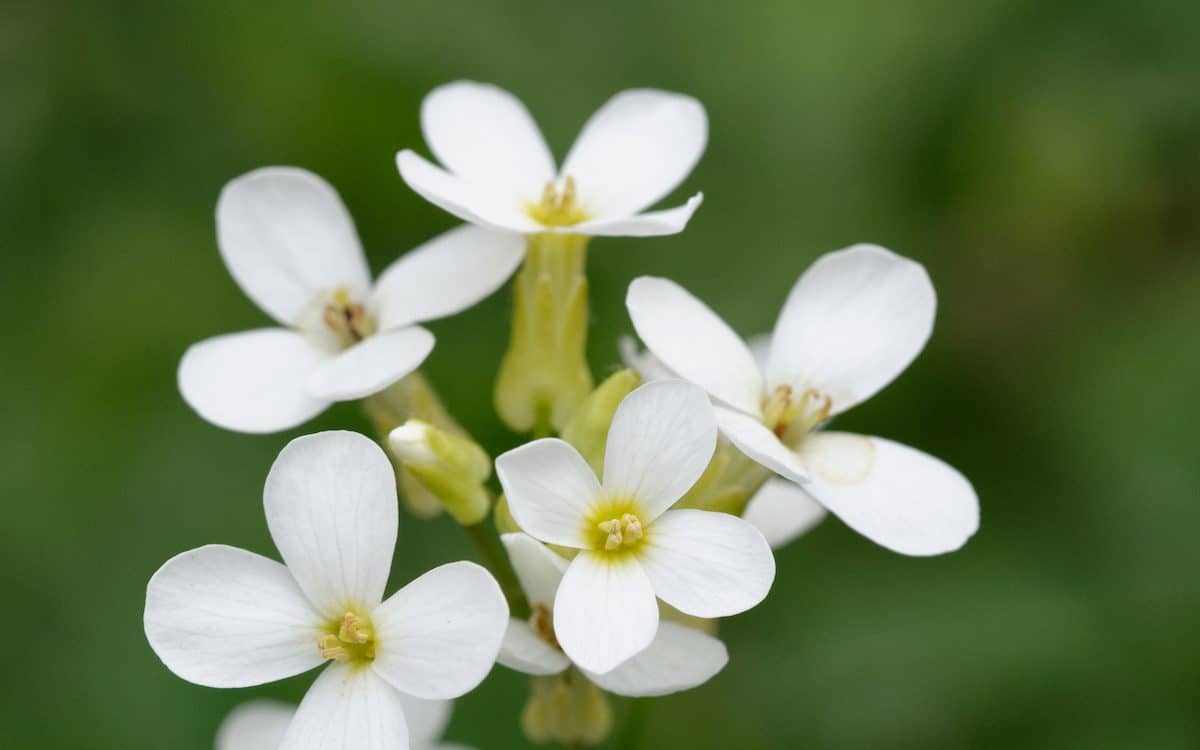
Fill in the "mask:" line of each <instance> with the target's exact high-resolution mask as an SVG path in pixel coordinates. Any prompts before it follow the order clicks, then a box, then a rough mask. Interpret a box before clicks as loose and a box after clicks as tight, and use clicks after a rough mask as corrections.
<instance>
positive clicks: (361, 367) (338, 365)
mask: <svg viewBox="0 0 1200 750" xmlns="http://www.w3.org/2000/svg"><path fill="white" fill-rule="evenodd" d="M431 351H433V334H432V333H430V332H429V331H427V330H425V329H424V328H421V327H420V326H408V327H406V328H398V329H396V330H394V331H384V332H383V333H377V334H375V335H373V336H368V337H367V338H365V339H363V340H362V341H360V342H358V343H357V344H355V345H354V346H352V347H350V348H349V349H347V350H345V351H344V352H342V353H341V354H338V355H337V356H336V357H334V358H333V359H331V360H330V361H328V362H326V363H325V364H324V365H322V366H321V367H319V368H318V369H317V370H316V372H314V373H313V374H312V376H311V377H310V378H309V379H308V391H309V393H311V394H313V395H314V396H318V397H320V398H325V399H329V400H330V401H353V400H354V399H359V398H366V397H367V396H370V395H371V394H373V393H378V392H379V391H382V390H383V389H384V388H387V387H388V386H389V385H391V384H392V383H395V382H396V381H397V380H399V379H400V378H402V377H404V376H405V375H407V374H409V373H410V372H412V371H413V370H415V369H417V368H418V367H420V366H421V363H422V362H424V361H425V358H426V357H428V356H429V352H431Z"/></svg>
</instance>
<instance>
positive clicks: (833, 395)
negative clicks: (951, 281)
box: [626, 245, 979, 555]
mask: <svg viewBox="0 0 1200 750" xmlns="http://www.w3.org/2000/svg"><path fill="white" fill-rule="evenodd" d="M626 304H627V306H628V308H629V314H630V317H631V318H632V320H633V325H634V328H635V329H637V332H638V335H639V336H640V337H641V339H642V341H643V342H645V344H646V346H647V347H648V348H649V349H650V351H651V352H653V354H654V355H655V356H656V357H657V358H658V359H659V360H661V362H662V363H663V364H664V365H665V366H666V367H667V368H669V370H670V371H671V372H673V373H675V374H677V375H678V376H679V377H682V378H685V379H687V380H690V381H692V382H693V383H697V384H699V385H700V386H703V387H704V389H705V390H706V391H708V393H709V394H710V395H711V396H712V397H713V398H714V399H716V401H717V402H718V405H717V406H716V407H715V409H716V415H717V417H716V418H717V424H718V426H719V427H720V429H721V432H722V434H724V435H725V436H726V437H727V438H728V439H729V440H730V441H731V442H732V443H733V444H734V445H736V446H737V447H738V449H740V450H741V451H742V452H743V453H745V454H746V455H747V456H749V457H750V458H752V459H754V460H755V461H757V462H759V463H760V464H762V465H763V466H765V467H767V468H769V469H771V470H772V471H774V472H776V473H777V474H779V475H781V476H782V477H784V478H786V479H789V480H792V481H793V482H797V483H798V485H799V486H802V487H803V489H799V486H798V488H797V489H796V490H795V492H796V493H800V492H805V493H808V494H809V495H811V496H812V497H813V498H815V499H816V500H817V501H819V502H820V503H821V504H822V505H824V506H825V507H826V508H828V509H829V511H830V512H832V513H833V514H834V515H836V516H838V517H839V518H841V519H842V520H843V521H844V522H845V523H846V524H847V525H848V526H850V527H851V528H853V529H854V530H855V531H857V532H859V533H860V534H862V535H864V536H866V537H867V538H868V539H871V540H872V541H874V542H876V543H878V544H880V545H882V546H884V547H887V548H889V549H892V550H895V551H896V552H901V553H904V554H908V555H934V554H940V553H943V552H948V551H951V550H954V549H957V548H959V547H961V546H962V545H963V544H964V543H965V542H966V540H967V539H968V538H970V537H971V535H972V534H974V533H975V531H976V529H977V528H978V526H979V502H978V499H977V498H976V496H975V491H974V489H973V488H972V487H971V484H970V483H969V482H968V481H967V480H966V479H965V478H964V477H963V476H962V475H961V474H959V473H958V472H957V471H955V470H954V469H953V468H951V467H950V466H948V465H946V464H945V463H943V462H941V461H939V460H938V459H936V458H933V457H932V456H929V455H927V454H925V453H922V452H920V451H917V450H915V449H913V448H909V447H907V446H904V445H901V444H899V443H894V442H892V441H890V440H884V439H883V438H878V437H866V436H862V435H854V434H850V433H844V432H830V431H826V430H821V429H818V428H820V427H821V426H822V425H824V424H825V423H826V422H827V421H828V420H829V419H830V418H832V417H834V416H836V415H837V414H840V413H842V412H844V411H846V410H847V409H849V408H850V407H852V406H854V405H855V404H858V403H860V402H862V401H864V400H866V399H867V398H869V397H870V396H872V395H873V394H875V393H876V392H877V391H879V390H880V389H881V388H883V387H884V386H885V385H887V384H888V383H889V382H891V380H892V379H894V378H895V377H896V376H897V375H899V374H900V372H901V371H903V370H904V368H905V367H907V366H908V364H909V363H910V362H911V361H912V360H913V359H914V358H915V357H916V355H917V354H918V353H919V352H920V351H921V349H922V347H924V345H925V342H926V340H927V339H928V338H929V335H930V332H931V331H932V329H933V318H934V309H935V307H936V301H935V296H934V291H933V285H932V284H931V283H930V281H929V276H928V275H927V274H926V273H925V269H924V268H923V267H922V266H921V265H920V264H919V263H916V262H914V261H912V260H908V259H906V258H902V257H900V256H898V255H896V254H894V253H892V252H890V251H888V250H885V249H884V248H881V247H877V246H874V245H855V246H853V247H850V248H846V249H844V250H840V251H838V252H834V253H829V254H827V255H825V256H824V257H822V258H820V259H818V260H817V261H816V262H815V263H814V264H813V265H812V266H811V267H810V268H809V269H808V270H807V271H806V272H805V273H804V274H803V275H802V276H801V277H800V279H799V281H797V282H796V285H795V286H794V287H793V288H792V291H791V293H790V295H789V296H788V299H787V303H786V304H785V305H784V308H783V311H782V312H781V313H780V315H779V320H778V321H777V322H776V324H775V330H774V332H773V334H772V336H771V339H770V343H769V351H767V352H766V353H765V361H764V362H763V363H762V364H761V365H760V363H759V362H758V361H757V360H756V358H755V355H754V353H753V352H752V351H751V349H750V348H749V347H747V346H746V344H745V343H743V341H742V340H741V339H740V338H739V337H738V336H737V334H735V333H734V332H733V330H732V329H730V328H729V326H728V325H726V324H725V322H724V321H722V320H721V319H720V318H719V317H717V315H716V314H715V313H713V312H712V310H710V309H709V308H708V307H707V306H705V305H704V303H702V302H700V301H699V300H698V299H696V298H695V297H693V296H692V295H691V294H689V293H688V292H687V291H685V290H684V289H683V288H682V287H680V286H679V285H678V284H676V283H674V282H672V281H669V280H667V279H661V278H652V277H642V278H639V279H636V280H634V282H633V283H632V284H631V285H630V287H629V293H628V296H627V299H626Z"/></svg>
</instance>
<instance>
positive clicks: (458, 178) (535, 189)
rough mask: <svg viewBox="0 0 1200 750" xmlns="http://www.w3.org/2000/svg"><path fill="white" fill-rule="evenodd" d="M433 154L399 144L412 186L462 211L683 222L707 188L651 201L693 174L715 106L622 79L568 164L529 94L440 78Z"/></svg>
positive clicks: (535, 219) (647, 229)
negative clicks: (676, 200)
mask: <svg viewBox="0 0 1200 750" xmlns="http://www.w3.org/2000/svg"><path fill="white" fill-rule="evenodd" d="M421 131H422V132H423V133H424V135H425V141H426V143H427V144H428V145H429V150H430V151H432V152H433V155H434V156H435V157H437V159H438V161H440V162H441V166H440V167H439V166H435V165H434V164H431V163H430V162H429V161H427V160H425V159H424V158H423V157H421V156H418V155H417V154H416V153H415V152H413V151H409V150H405V151H401V152H400V153H399V154H397V156H396V165H397V166H398V168H399V170H400V175H401V177H403V178H404V181H405V182H407V183H408V185H409V187H411V188H412V189H413V190H414V191H416V192H417V193H418V194H420V195H421V196H422V197H424V198H425V199H426V200H428V201H429V202H430V203H433V204H435V205H437V206H439V207H441V208H442V209H444V210H446V211H449V212H450V213H452V214H454V215H455V216H457V217H459V218H460V219H462V220H463V221H467V222H470V223H472V224H477V225H479V226H482V227H487V228H489V229H495V230H498V231H504V232H515V233H517V234H522V235H532V234H540V233H544V232H553V233H564V234H575V235H585V236H598V235H606V236H614V235H616V236H632V237H644V236H650V235H664V234H675V233H677V232H680V231H682V230H683V228H684V227H685V226H686V225H687V223H688V220H689V219H691V217H692V214H693V213H694V212H695V211H696V209H697V208H698V207H699V206H700V202H701V200H702V196H701V195H700V194H699V193H697V194H696V195H694V196H692V198H691V199H690V200H688V202H687V203H686V204H685V205H683V206H679V207H677V208H672V209H667V210H665V211H651V212H645V209H646V208H648V207H650V206H652V205H654V204H655V203H657V202H658V201H659V200H661V199H662V198H663V197H664V196H666V195H667V194H668V193H670V192H671V191H672V190H674V189H675V187H676V186H677V185H679V183H680V182H682V181H683V179H684V178H685V177H687V175H688V173H689V172H691V170H692V168H693V167H694V166H695V165H696V162H697V161H698V160H699V159H700V155H701V154H702V153H704V147H705V145H706V144H707V142H708V118H707V116H706V115H705V113H704V107H703V106H702V105H701V104H700V102H698V101H696V100H695V99H693V98H692V97H690V96H684V95H682V94H675V93H671V92H668V91H657V90H654V89H632V90H629V91H622V92H621V93H619V94H617V95H616V96H614V97H612V98H611V99H609V100H608V102H606V103H605V104H604V105H603V106H602V107H600V109H599V110H597V111H596V113H595V114H593V115H592V117H591V119H589V120H588V121H587V123H586V124H585V125H584V126H583V130H582V131H581V132H580V134H579V137H578V138H577V139H576V141H575V144H574V145H573V146H572V147H571V150H570V151H569V152H568V153H567V158H566V159H565V160H564V161H563V163H562V167H561V168H560V169H556V168H555V164H554V157H553V156H552V155H551V153H550V149H549V147H547V145H546V140H545V139H544V138H543V137H542V133H541V131H540V130H539V129H538V126H537V124H536V123H535V122H534V120H533V117H532V116H531V115H530V114H529V111H528V110H527V109H526V108H525V105H523V104H522V103H521V102H520V100H519V99H517V98H516V97H515V96H513V95H512V94H510V93H509V92H507V91H505V90H503V89H501V88H499V87H497V86H492V85H490V84H486V83H476V82H474V81H456V82H454V83H449V84H446V85H444V86H439V87H438V88H436V89H434V90H433V91H431V92H430V93H429V95H428V96H426V97H425V101H424V102H422V104H421Z"/></svg>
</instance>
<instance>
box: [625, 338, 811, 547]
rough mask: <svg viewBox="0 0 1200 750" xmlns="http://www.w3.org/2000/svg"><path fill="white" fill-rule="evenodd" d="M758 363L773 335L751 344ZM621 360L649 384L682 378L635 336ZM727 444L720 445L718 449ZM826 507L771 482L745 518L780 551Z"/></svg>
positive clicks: (788, 485)
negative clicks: (643, 345)
mask: <svg viewBox="0 0 1200 750" xmlns="http://www.w3.org/2000/svg"><path fill="white" fill-rule="evenodd" d="M747 344H748V345H749V347H750V351H751V353H752V354H753V355H754V359H755V361H757V362H758V364H759V366H760V367H765V366H766V361H767V354H768V351H769V349H770V344H771V337H770V336H769V335H759V336H753V337H751V338H750V340H749V341H748V342H747ZM617 348H618V350H619V352H620V355H621V361H622V362H624V363H625V366H626V367H629V368H631V369H633V370H635V371H636V372H637V373H638V374H639V375H640V376H641V377H642V380H644V381H646V382H653V381H655V380H665V379H669V378H678V377H679V376H678V375H676V374H675V373H673V372H671V369H670V368H669V367H667V366H666V365H664V364H663V363H662V360H660V359H659V358H658V357H656V356H654V353H653V352H651V351H649V350H647V349H643V350H639V349H638V345H637V342H636V341H635V340H634V339H633V337H632V336H622V337H621V338H620V339H618V341H617ZM724 445H725V443H724V442H723V441H722V442H721V443H719V444H718V450H721V449H722V446H724ZM826 515H828V513H827V512H826V510H825V506H823V505H821V504H820V503H818V502H817V501H816V500H813V499H812V497H810V496H809V495H808V493H806V492H805V491H804V490H802V489H800V488H799V487H797V486H796V485H795V484H794V483H792V482H789V481H788V480H786V479H777V478H771V479H768V480H767V481H766V482H765V483H764V484H763V486H762V487H760V488H759V489H758V491H757V492H755V493H754V495H753V496H752V497H751V498H750V501H749V502H748V503H747V504H746V509H745V510H744V511H742V518H744V519H745V520H747V521H749V522H750V523H752V524H754V526H755V528H757V529H758V530H759V531H761V532H762V535H763V537H765V538H766V540H767V544H770V545H771V549H779V548H780V547H784V546H787V545H788V544H791V543H792V542H793V541H795V540H796V539H797V538H798V537H800V536H802V535H803V534H805V533H807V532H808V531H810V530H812V529H813V528H814V527H815V526H816V525H817V524H819V523H820V522H821V521H823V520H825V516H826Z"/></svg>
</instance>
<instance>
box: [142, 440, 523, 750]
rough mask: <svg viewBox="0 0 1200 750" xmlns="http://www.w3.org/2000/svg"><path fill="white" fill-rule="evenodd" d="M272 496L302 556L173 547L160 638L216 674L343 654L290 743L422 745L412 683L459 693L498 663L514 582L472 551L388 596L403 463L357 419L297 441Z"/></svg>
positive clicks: (211, 682)
mask: <svg viewBox="0 0 1200 750" xmlns="http://www.w3.org/2000/svg"><path fill="white" fill-rule="evenodd" d="M263 504H264V506H265V509H266V516H267V526H268V527H269V529H270V531H271V536H272V538H274V540H275V544H276V545H277V546H278V547H279V551H280V553H281V554H282V556H283V559H284V561H285V562H286V563H287V565H286V567H285V566H284V565H281V564H280V563H277V562H275V561H274V560H270V559H268V558H266V557H262V556H260V555H256V554H254V553H252V552H247V551H245V550H242V549H237V548H236V547H227V546H223V545H210V546H206V547H200V548H199V549H194V550H191V551H190V552H184V553H183V554H181V555H178V556H176V557H174V558H172V559H171V560H169V561H168V562H167V563H166V564H165V565H163V566H162V568H160V569H159V570H158V572H157V573H155V574H154V577H153V578H151V579H150V585H149V586H148V588H147V591H146V614H145V627H146V637H147V639H148V640H149V641H150V645H151V647H152V648H153V649H154V652H155V653H156V654H158V656H159V658H160V659H162V661H163V663H164V664H165V665H166V666H167V668H168V669H170V670H171V671H172V672H174V673H175V674H176V675H178V676H180V677H182V678H183V679H185V680H188V681H189V682H194V683H196V684H199V685H207V686H209V687H246V686H250V685H259V684H262V683H266V682H272V681H274V680H281V679H283V678H285V677H291V676H292V675H296V674H300V673H301V672H305V671H308V670H310V669H312V668H313V667H316V666H319V665H320V664H322V663H324V662H326V661H330V662H332V663H331V664H330V665H329V667H328V668H327V669H325V670H324V671H323V672H322V673H321V674H320V675H319V676H318V677H317V679H316V682H314V683H313V685H312V687H311V688H309V690H308V694H307V695H306V696H305V698H304V700H303V701H302V702H301V704H300V708H299V709H298V711H297V713H296V716H295V719H294V720H293V721H292V722H291V724H290V725H289V728H288V730H287V733H286V735H285V737H284V739H283V744H282V748H284V750H310V749H312V750H315V749H316V748H327V747H334V746H336V747H355V748H363V750H368V749H369V750H391V749H393V748H397V749H403V748H407V747H408V731H407V729H406V728H405V714H404V705H403V700H402V696H401V694H402V693H404V694H408V695H414V696H417V697H419V698H425V699H432V700H444V699H448V698H455V697H457V696H460V695H462V694H463V693H466V692H467V691H469V690H471V689H473V688H474V687H475V686H476V685H478V684H479V683H480V681H482V680H483V678H484V677H485V676H486V675H487V673H488V672H489V671H490V669H491V667H492V663H493V662H494V661H495V657H496V654H497V653H498V651H499V649H500V642H501V640H502V638H503V635H504V629H505V627H506V625H507V622H508V606H507V604H506V602H505V601H504V596H503V595H502V594H501V593H500V587H499V586H498V585H497V584H496V581H495V580H494V579H493V578H492V576H491V575H490V574H489V573H488V572H487V571H486V570H484V569H483V568H481V567H479V566H478V565H476V564H474V563H470V562H456V563H450V564H448V565H443V566H441V567H438V568H435V569H433V570H432V571H430V572H428V573H426V574H425V575H423V576H421V577H420V578H417V579H416V580H415V581H413V582H412V583H410V584H408V585H407V586H405V587H404V588H402V589H400V590H399V591H397V592H396V593H395V594H393V595H392V596H390V597H389V598H388V599H387V600H386V601H384V600H383V591H384V587H385V585H386V583H387V577H388V572H389V570H390V568H391V562H392V552H393V549H394V548H395V544H396V526H397V513H398V511H397V503H396V479H395V474H394V473H393V471H392V465H391V463H390V462H389V461H388V459H387V456H385V455H384V453H383V451H382V450H381V449H380V448H379V446H377V445H376V444H375V443H373V442H371V441H370V440H368V439H367V438H365V437H363V436H362V435H359V434H357V433H353V432H323V433H319V434H316V435H309V436H305V437H301V438H297V439H296V440H293V441H292V442H291V443H289V444H288V445H287V447H285V448H284V449H283V451H282V452H281V453H280V454H279V457H278V458H277V459H276V461H275V464H274V465H273V466H272V467H271V472H270V474H269V475H268V476H267V482H266V488H265V490H264V492H263ZM333 738H336V744H333V745H331V744H330V743H331V742H335V740H334V739H333Z"/></svg>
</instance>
